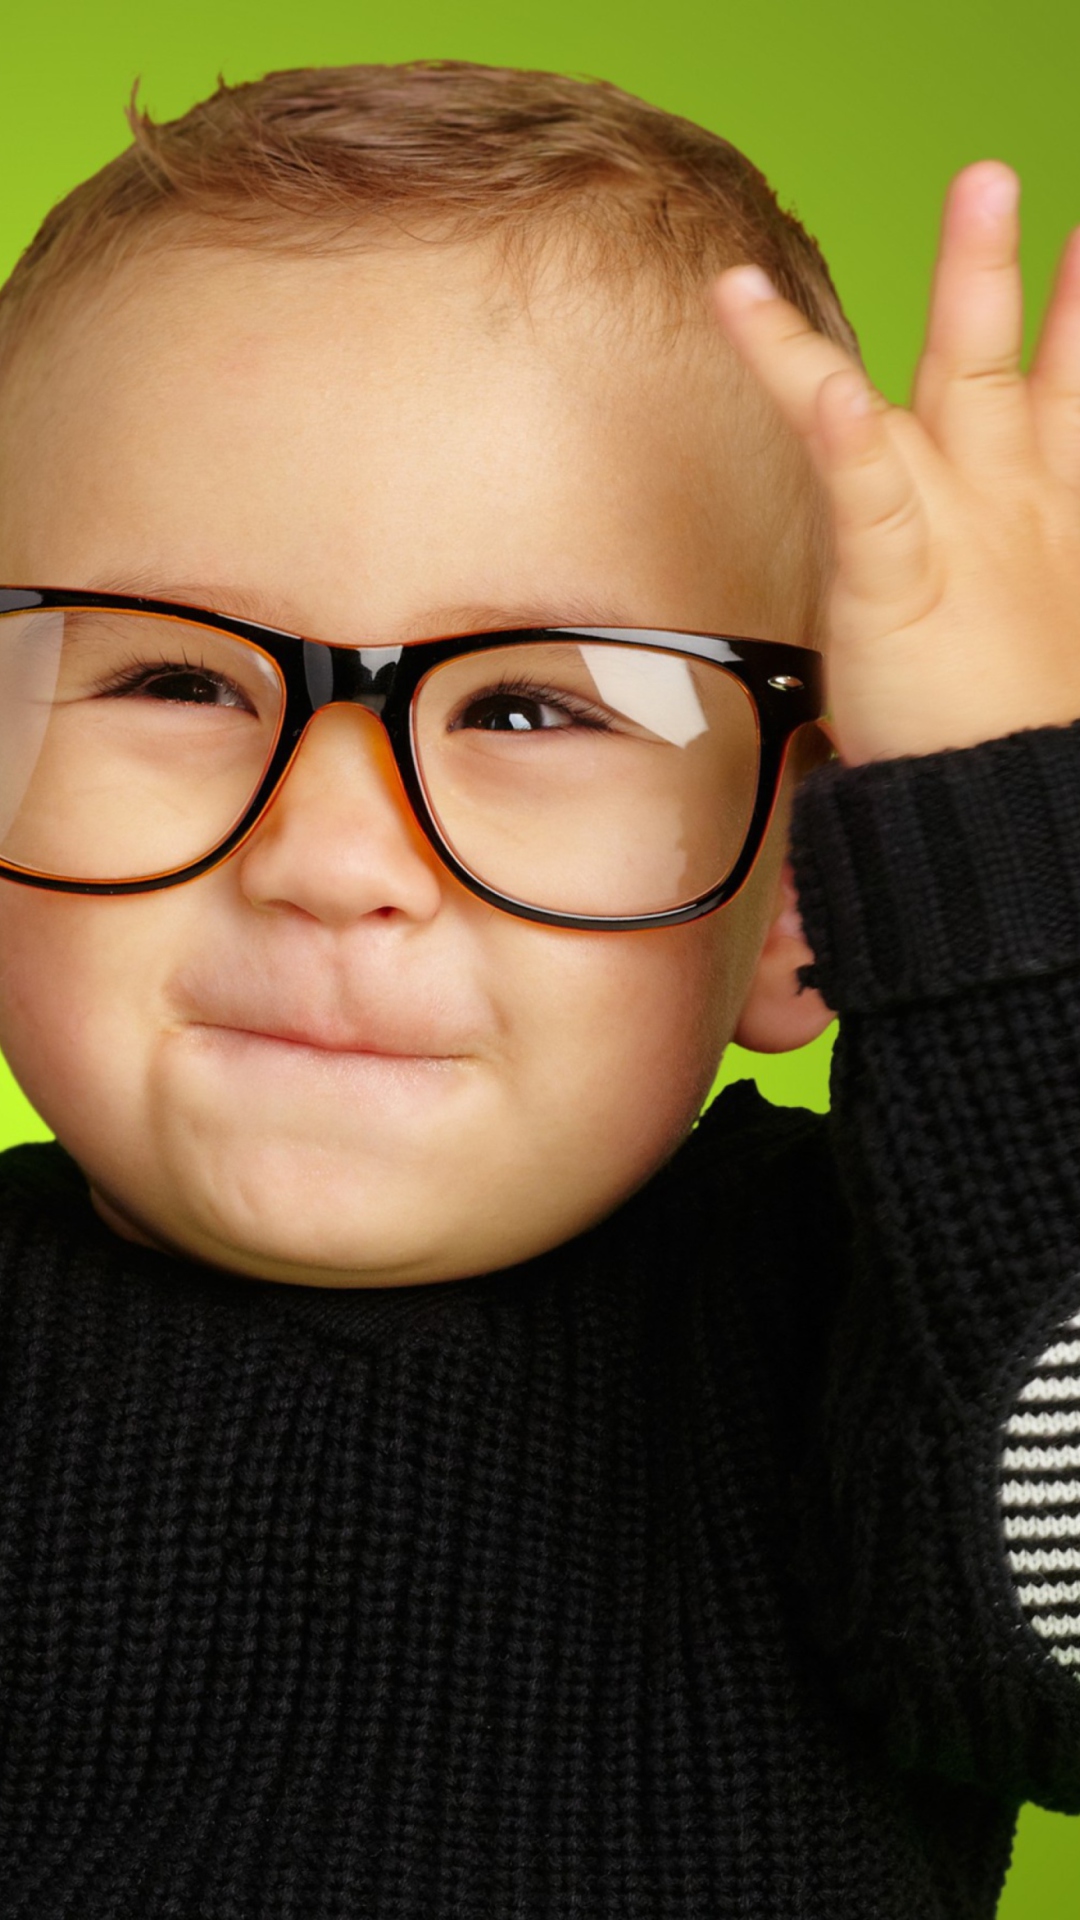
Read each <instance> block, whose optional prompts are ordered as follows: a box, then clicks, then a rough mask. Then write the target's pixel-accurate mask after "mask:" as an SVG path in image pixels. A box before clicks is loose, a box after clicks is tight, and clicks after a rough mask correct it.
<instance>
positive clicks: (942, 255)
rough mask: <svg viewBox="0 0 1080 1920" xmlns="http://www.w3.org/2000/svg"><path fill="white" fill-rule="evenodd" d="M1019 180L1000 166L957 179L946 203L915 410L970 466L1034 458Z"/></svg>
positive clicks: (993, 163) (984, 166) (980, 167)
mask: <svg viewBox="0 0 1080 1920" xmlns="http://www.w3.org/2000/svg"><path fill="white" fill-rule="evenodd" d="M1019 192H1020V183H1019V181H1018V180H1017V177H1016V175H1015V173H1013V171H1012V169H1011V168H1010V167H1006V166H1004V165H1003V164H1002V163H1001V162H1000V161H998V160H983V161H979V162H978V163H977V164H976V165H975V166H973V167H967V168H965V170H964V172H963V173H960V174H958V175H957V176H956V179H955V180H954V181H953V183H952V186H951V187H950V189H949V193H948V196H947V199H946V203H945V215H944V219H943V222H942V235H941V245H940V249H939V252H938V258H937V264H936V267H935V269H934V285H933V291H932V294H931V301H930V319H929V324H928V327H927V334H926V345H925V348H924V351H923V356H922V359H921V361H920V363H919V370H918V374H917V376H916V382H915V403H914V404H915V412H916V413H917V415H918V417H919V419H920V420H921V421H922V422H923V425H924V426H926V427H928V428H929V430H930V432H931V433H932V434H933V436H934V438H935V440H936V441H937V442H938V445H939V446H940V447H941V448H942V450H943V451H944V452H946V453H947V454H948V455H949V456H950V458H952V459H954V460H956V461H957V462H958V463H961V464H963V465H965V466H966V467H968V468H969V469H977V470H980V471H981V470H985V466H986V463H987V462H988V461H989V462H999V461H1005V462H1007V463H1009V464H1014V463H1016V462H1017V461H1019V460H1021V459H1023V458H1025V457H1026V458H1030V457H1031V456H1032V454H1033V452H1034V432H1033V427H1032V421H1031V411H1030V406H1029V402H1028V397H1027V391H1026V387H1025V383H1024V378H1023V375H1022V373H1021V371H1020V354H1021V349H1022V345H1023V296H1022V289H1021V283H1020V263H1019V239H1020V222H1019V214H1018V205H1019Z"/></svg>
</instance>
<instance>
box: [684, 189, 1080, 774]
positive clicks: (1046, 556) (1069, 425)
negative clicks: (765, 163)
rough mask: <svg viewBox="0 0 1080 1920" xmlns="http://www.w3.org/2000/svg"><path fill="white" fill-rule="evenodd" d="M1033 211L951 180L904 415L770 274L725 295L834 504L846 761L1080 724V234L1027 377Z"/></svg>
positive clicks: (841, 742)
mask: <svg viewBox="0 0 1080 1920" xmlns="http://www.w3.org/2000/svg"><path fill="white" fill-rule="evenodd" d="M1018 197H1019V183H1018V181H1017V179H1016V176H1015V174H1013V173H1012V172H1011V171H1010V169H1009V168H1008V167H1006V166H1003V165H1002V164H1000V163H999V162H997V161H981V162H979V163H978V164H976V165H974V166H971V167H967V168H966V169H965V170H964V171H963V172H962V173H960V174H958V175H957V177H956V178H955V180H954V181H953V182H952V185H951V187H950V190H949V194H948V197H947V200H946V204H945V216H944V221H943V227H942V237H941V245H940V249H939V253H938V260H937V266H936V270H935V275H934V286H933V294H932V298H931V304H930V318H929V325H928V329H927V336H926V344H925V347H924V350H923V354H922V358H921V360H920V362H919V367H918V372H917V375H916V379H915V386H914V396H913V401H912V406H911V408H910V410H908V409H906V408H902V407H893V406H890V405H889V404H888V402H887V401H885V400H884V399H883V398H882V396H881V395H880V394H878V393H877V392H876V391H875V390H874V388H873V387H872V386H871V385H870V383H869V381H868V380H867V378H866V376H865V374H864V373H863V371H862V369H861V368H860V367H859V366H858V365H857V364H856V363H855V362H854V361H853V360H851V359H850V358H849V356H848V355H847V354H846V353H845V352H844V351H843V349H842V348H841V347H838V346H836V345H835V344H834V343H833V342H831V341H829V340H827V339H825V338H824V337H823V336H822V335H821V334H819V333H816V332H815V331H814V330H813V328H812V327H811V326H810V324H809V322H808V321H807V320H805V319H804V318H803V316H802V314H800V313H799V312H798V311H797V310H796V308H794V307H792V306H790V305H789V304H788V302H787V301H785V300H782V299H780V298H779V297H778V296H777V295H776V293H775V291H774V290H773V288H772V287H771V286H770V283H769V281H768V280H767V279H766V277H765V275H764V274H763V273H761V271H760V269H758V268H756V267H734V268H731V269H729V271H728V272H726V273H724V274H722V275H721V276H720V278H719V280H718V281H717V284H716V289H715V300H716V307H717V310H718V313H719V315H720V319H721V322H722V324H723V326H724V329H725V331H726V333H727V335H728V337H729V339H730V340H731V342H732V344H733V345H734V346H735V348H736V349H737V350H738V352H739V353H740V354H741V355H742V356H743V358H744V359H745V360H746V361H747V363H748V364H749V366H750V367H751V368H752V369H753V371H754V373H755V374H756V375H757V377H758V379H759V380H760V381H761V382H762V383H763V385H764V386H765V388H766V389H767V390H768V392H769V393H770V394H771V395H772V398H773V400H774V401H775V403H776V405H777V406H778V407H779V409H780V411H781V412H782V413H783V414H784V416H785V417H786V418H787V420H788V421H789V422H790V424H791V426H792V427H793V428H794V429H795V431H796V433H798V434H799V436H800V437H801V439H802V440H803V441H804V443H805V445H806V447H807V449H808V451H809V453H810V455H811V457H812V459H813V461H814V463H815V465H816V467H817V469H818V472H819V473H820V475H821V478H822V480H823V482H824V484H825V487H826V490H827V492H828V495H829V498H830V500H831V503H832V512H833V526H834V534H835V543H836V572H835V577H834V582H833V587H832V595H831V602H830V608H829V638H828V643H827V659H828V675H829V699H830V709H831V713H832V722H833V731H834V734H835V736H836V742H837V746H838V748H839V751H840V754H841V757H842V758H843V759H844V760H846V761H849V762H858V761H864V760H872V759H882V758H887V757H893V756H895V755H898V754H905V753H930V752H933V751H935V750H937V749H938V748H943V747H963V746H970V745H973V744H974V743H975V742H976V741H979V740H985V739H990V738H993V737H995V736H997V735H1000V734H1006V733H1012V732H1015V731H1016V730H1017V729H1018V728H1021V727H1037V726H1046V725H1065V724H1067V723H1068V722H1070V721H1072V720H1075V719H1080V228H1078V229H1077V230H1076V231H1074V232H1073V234H1072V235H1071V237H1070V240H1069V242H1068V245H1067V246H1066V248H1065V252H1064V255H1063V258H1062V262H1061V266H1060V270H1059V273H1058V277H1057V283H1056V286H1055V289H1054V293H1053V297H1052V299H1051V303H1050V306H1049V309H1048V311H1047V314H1046V318H1045V321H1044V324H1043V328H1042V335H1041V339H1040V342H1039V346H1038V350H1037V353H1036V356H1035V360H1034V363H1033V365H1032V368H1031V371H1030V373H1029V374H1027V375H1024V374H1023V373H1022V372H1021V369H1020V353H1021V333H1022V311H1021V288H1020V270H1019V264H1018V241H1019V219H1018V213H1017V202H1018Z"/></svg>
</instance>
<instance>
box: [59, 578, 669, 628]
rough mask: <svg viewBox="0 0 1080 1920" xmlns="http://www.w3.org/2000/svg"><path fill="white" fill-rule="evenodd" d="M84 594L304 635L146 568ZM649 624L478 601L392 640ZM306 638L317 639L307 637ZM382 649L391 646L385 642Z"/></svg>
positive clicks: (262, 611)
mask: <svg viewBox="0 0 1080 1920" xmlns="http://www.w3.org/2000/svg"><path fill="white" fill-rule="evenodd" d="M85 591H86V592H88V593H115V594H124V595H127V596H128V597H129V598H134V599H147V600H167V601H174V602H176V603H178V604H179V605H180V606H188V607H197V608H200V609H201V610H203V611H204V612H206V613H220V614H225V615H230V614H231V615H232V616H233V618H234V619H237V620H251V621H254V622H255V623H256V624H257V625H258V626H264V627H276V628H278V629H280V630H281V631H283V632H286V633H303V632H305V628H304V626H303V624H302V623H301V622H298V621H297V620H296V619H295V618H291V617H289V616H290V614H291V613H292V612H293V611H294V610H293V609H291V608H290V607H289V605H288V604H287V603H286V602H283V601H281V600H279V599H276V598H275V597H274V596H273V595H272V594H269V593H266V592H265V591H263V590H261V589H260V588H258V587H251V586H242V585H240V584H236V585H221V584H218V585H207V584H206V583H204V582H196V581H179V582H177V581H167V580H163V579H162V578H161V577H160V576H159V575H158V574H156V573H154V572H153V571H152V570H151V569H150V568H139V569H137V570H135V571H133V572H131V573H126V574H122V575H121V574H101V575H95V576H94V577H93V578H92V579H90V580H89V581H88V582H87V584H86V588H85ZM655 624H656V623H655V622H653V621H644V622H643V621H641V620H639V619H636V618H635V617H634V616H633V614H632V612H631V610H630V609H629V608H627V607H625V606H622V607H621V606H618V605H617V604H614V603H612V602H604V603H601V602H599V601H587V600H583V599H578V598H575V597H573V596H570V597H566V598H559V599H558V600H552V601H550V602H548V603H546V604H545V605H538V604H537V603H535V602H527V601H524V602H518V603H515V604H508V605H499V604H497V603H490V602H486V601H477V602H475V603H469V604H466V605H464V606H437V607H427V608H424V609H423V610H421V611H420V612H418V613H417V614H416V615H415V616H414V617H413V618H412V619H411V620H409V621H408V623H407V625H406V627H405V629H404V630H403V631H401V632H399V633H398V634H397V635H396V636H395V639H396V640H400V641H402V642H407V641H409V640H427V639H440V638H442V637H443V636H450V635H455V634H459V633H502V632H508V633H509V632H513V631H515V630H516V629H519V628H529V627H636V626H642V625H645V626H653V625H655ZM309 637H310V638H317V636H316V635H310V636H309ZM365 642H368V643H370V644H372V645H378V644H380V637H379V636H378V635H376V634H374V633H368V632H358V634H357V636H356V644H357V645H358V646H359V645H362V644H363V643H365ZM384 644H391V643H390V642H384Z"/></svg>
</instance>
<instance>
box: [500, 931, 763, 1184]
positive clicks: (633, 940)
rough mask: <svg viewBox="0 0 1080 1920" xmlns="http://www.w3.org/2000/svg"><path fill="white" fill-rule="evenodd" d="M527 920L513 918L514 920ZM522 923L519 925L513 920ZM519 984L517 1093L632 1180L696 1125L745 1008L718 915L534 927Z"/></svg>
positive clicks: (524, 944)
mask: <svg viewBox="0 0 1080 1920" xmlns="http://www.w3.org/2000/svg"><path fill="white" fill-rule="evenodd" d="M523 924H524V923H517V925H518V926H521V925H523ZM515 933H516V928H515ZM527 933H528V937H527V939H526V940H525V941H521V940H520V939H516V938H515V941H514V944H515V945H516V946H517V947H518V952H517V954H516V956H515V958H514V959H513V961H512V962H511V960H510V958H509V956H507V957H506V962H505V966H504V968H503V969H502V971H503V977H504V978H506V979H510V980H513V982H514V1014H513V1016H512V1021H513V1025H514V1027H515V1028H516V1030H517V1036H518V1038H517V1045H516V1046H515V1049H514V1052H515V1055H516V1058H517V1065H518V1068H519V1072H523V1073H524V1074H525V1075H526V1077H527V1079H528V1081H529V1083H530V1084H529V1087H528V1089H526V1088H525V1087H524V1086H523V1085H521V1084H520V1082H519V1088H518V1091H519V1095H520V1097H521V1099H522V1101H523V1103H524V1101H525V1100H528V1102H529V1104H530V1105H531V1107H532V1110H533V1113H534V1115H536V1114H538V1113H540V1112H543V1113H544V1114H545V1115H546V1116H547V1117H548V1124H549V1126H550V1128H551V1129H552V1131H554V1129H555V1128H558V1129H560V1130H561V1132H562V1136H563V1142H564V1151H565V1152H566V1153H567V1155H577V1154H580V1153H582V1152H587V1153H588V1154H589V1156H590V1157H591V1158H592V1160H593V1162H594V1164H595V1162H596V1159H597V1157H600V1158H602V1159H604V1160H606V1161H607V1163H608V1167H609V1170H610V1173H611V1174H612V1175H613V1176H615V1177H616V1178H618V1174H619V1167H620V1163H624V1172H625V1176H626V1179H627V1180H628V1181H630V1182H633V1183H636V1182H637V1181H638V1180H640V1179H641V1178H642V1177H644V1176H645V1175H647V1173H648V1172H649V1171H651V1168H652V1166H654V1165H657V1164H659V1162H660V1161H661V1160H662V1159H664V1158H665V1157H666V1155H667V1153H668V1152H670V1151H671V1149H672V1148H673V1147H674V1146H675V1145H676V1144H677V1143H678V1140H679V1139H680V1138H681V1137H682V1136H683V1135H684V1134H685V1133H686V1131H687V1130H688V1129H689V1127H690V1126H691V1125H692V1124H693V1121H694V1118H695V1117H696V1115H697V1113H698V1111H699V1109H700V1107H701V1104H702V1102H703V1101H704V1099H705V1096H706V1094H707V1093H708V1090H709V1087H710V1085H711V1084H712V1080H713V1076H714V1074H715V1071H716V1067H717V1064H718V1062H719V1058H720V1055H721V1053H722V1051H723V1048H724V1045H725V1044H726V1041H727V1039H728V1037H729V1035H730V1032H731V1029H732V1027H733V1026H734V1023H735V1019H736V1017H737V1013H738V1006H737V982H736V980H735V978H734V976H733V972H732V969H731V968H730V967H729V965H728V960H727V942H726V941H725V938H724V929H723V927H722V925H721V924H720V916H718V915H715V914H714V915H711V916H710V917H709V918H708V919H707V920H702V921H696V922H691V923H690V925H688V926H685V927H672V928H665V929H657V930H656V931H652V932H641V933H612V934H600V933H573V932H569V931H559V930H555V929H551V930H549V929H546V928H539V927H532V928H529V929H528V930H527Z"/></svg>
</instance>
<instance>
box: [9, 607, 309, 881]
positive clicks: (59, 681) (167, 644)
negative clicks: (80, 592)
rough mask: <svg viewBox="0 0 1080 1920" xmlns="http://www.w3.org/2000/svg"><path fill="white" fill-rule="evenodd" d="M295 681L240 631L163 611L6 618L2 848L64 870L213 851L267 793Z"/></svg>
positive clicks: (140, 872) (85, 876)
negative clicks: (286, 683)
mask: <svg viewBox="0 0 1080 1920" xmlns="http://www.w3.org/2000/svg"><path fill="white" fill-rule="evenodd" d="M283 709H284V688H283V685H282V681H281V677H280V674H279V673H278V670H277V667H276V666H275V665H274V663H273V661H271V660H270V659H268V658H267V656H266V655H265V654H262V653H260V652H259V650H258V649H257V648H256V647H252V646H249V645H248V644H247V643H246V642H245V641H242V640H236V639H233V637H232V636H231V635H229V634H224V633H218V632H215V631H214V630H213V629H212V628H208V627H202V626H198V625H196V624H195V623H193V622H190V621H184V620H179V619H172V618H169V617H166V616H162V615H158V614H142V613H134V612H124V611H115V610H111V609H110V610H103V609H98V608H82V607H80V608H70V609H64V608H55V609H54V608H40V609H34V610H33V611H32V612H26V613H6V614H3V615H0V856H2V857H3V859H5V860H8V861H11V862H12V863H13V864H14V865H17V866H20V867H25V868H28V869H29V870H30V871H31V872H34V873H41V874H47V875H48V876H49V877H50V878H54V879H59V878H63V879H71V880H96V881H119V880H137V879H148V878H150V877H151V876H153V875H155V874H161V873H169V872H171V871H173V870H175V869H176V868H178V867H183V866H186V865H188V864H190V863H191V862H193V861H196V860H199V859H201V858H202V857H203V856H204V855H205V854H207V853H209V852H211V851H212V849H213V848H214V847H215V846H217V845H218V844H219V843H220V842H221V841H222V840H223V839H224V838H225V837H226V835H227V834H228V833H229V832H230V830H231V829H232V828H233V827H234V826H235V825H236V823H237V821H238V820H239V819H240V818H241V817H242V815H243V814H244V812H245V811H246V809H247V808H248V806H250V804H251V801H252V799H253V797H254V795H255V793H256V792H257V791H258V788H259V785H260V783H261V781H262V779H263V776H264V774H265V772H266V768H267V765H268V763H269V760H270V756H271V754H272V752H273V749H274V745H275V743H276V740H277V736H278V731H279V729H280V725H281V716H282V712H283Z"/></svg>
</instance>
